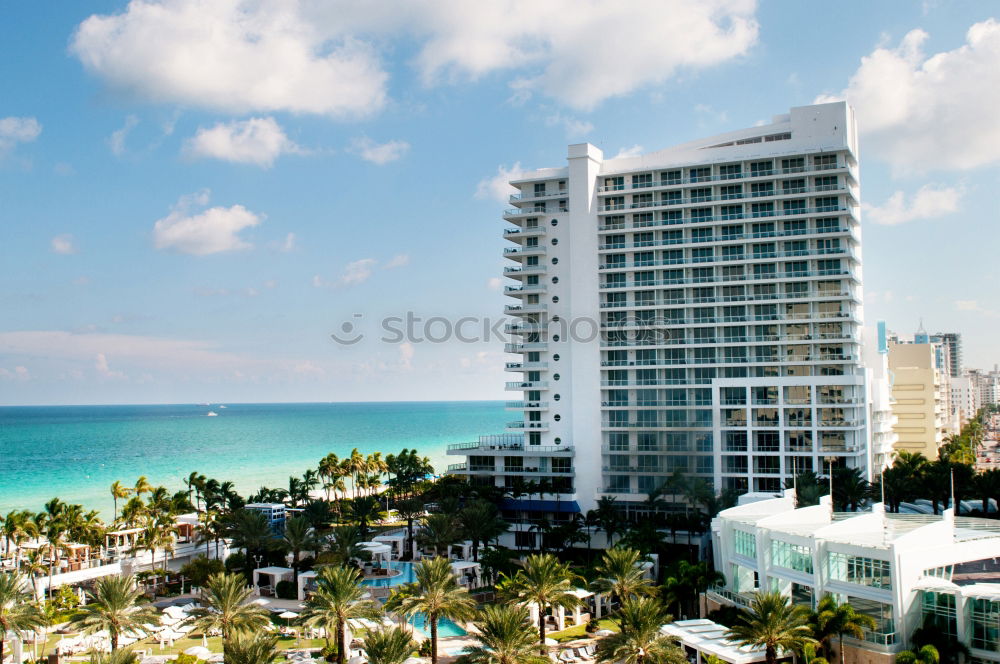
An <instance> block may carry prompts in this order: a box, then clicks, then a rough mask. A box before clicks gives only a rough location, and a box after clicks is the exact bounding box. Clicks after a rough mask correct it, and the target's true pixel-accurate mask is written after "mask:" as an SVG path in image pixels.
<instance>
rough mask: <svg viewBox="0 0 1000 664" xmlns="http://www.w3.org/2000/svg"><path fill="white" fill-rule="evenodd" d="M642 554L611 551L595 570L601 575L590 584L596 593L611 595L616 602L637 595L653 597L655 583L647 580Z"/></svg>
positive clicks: (632, 551) (628, 550)
mask: <svg viewBox="0 0 1000 664" xmlns="http://www.w3.org/2000/svg"><path fill="white" fill-rule="evenodd" d="M642 560H643V559H642V554H641V553H639V552H638V551H636V550H635V549H617V548H616V549H609V550H608V551H605V552H604V555H603V556H602V557H601V563H600V564H599V565H597V567H595V568H594V571H595V572H597V574H598V575H599V576H598V578H596V579H594V581H592V582H591V584H590V589H591V590H593V591H594V592H596V593H606V594H610V595H611V599H612V600H613V601H615V602H621V601H622V600H624V599H625V598H626V597H632V596H636V595H652V594H653V593H654V592H655V588H654V587H653V582H652V581H650V580H649V579H647V578H646V575H645V571H644V570H643V568H642Z"/></svg>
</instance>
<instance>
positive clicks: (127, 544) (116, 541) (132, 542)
mask: <svg viewBox="0 0 1000 664" xmlns="http://www.w3.org/2000/svg"><path fill="white" fill-rule="evenodd" d="M141 532H142V528H123V529H122V530H112V531H111V532H110V533H107V534H105V535H104V548H105V549H106V550H107V551H109V552H111V551H113V552H114V553H116V554H117V553H119V552H120V549H125V550H126V551H133V550H134V549H135V548H136V540H137V539H138V537H139V534H140V533H141Z"/></svg>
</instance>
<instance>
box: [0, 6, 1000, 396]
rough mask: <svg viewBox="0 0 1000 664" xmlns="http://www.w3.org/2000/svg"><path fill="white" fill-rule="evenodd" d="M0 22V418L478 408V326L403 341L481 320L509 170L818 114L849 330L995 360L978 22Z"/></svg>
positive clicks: (491, 376)
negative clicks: (834, 121)
mask: <svg viewBox="0 0 1000 664" xmlns="http://www.w3.org/2000/svg"><path fill="white" fill-rule="evenodd" d="M0 12H2V20H0V85H2V93H0V404H6V405H11V404H86V403H98V404H99V403H175V402H182V403H191V402H198V403H200V402H209V403H218V402H226V401H230V402H236V401H250V402H254V401H256V402H267V401H371V400H384V401H390V400H435V399H440V400H449V399H502V398H504V396H505V394H504V391H503V383H504V380H505V378H506V377H505V374H504V371H503V362H504V360H505V359H509V356H507V357H506V358H505V355H504V353H503V352H502V351H503V348H502V343H503V339H502V338H499V339H498V338H497V337H496V335H493V334H490V335H488V337H489V338H488V339H483V340H481V341H478V342H463V341H458V340H455V339H452V340H450V341H446V342H440V343H435V342H432V341H430V340H428V339H427V338H426V337H427V336H430V337H433V338H434V339H438V338H439V337H441V336H444V332H445V329H444V325H445V324H444V323H443V322H442V320H455V319H456V318H458V317H462V316H470V317H488V318H489V319H490V321H489V322H490V324H492V323H495V322H496V321H497V320H499V319H500V318H501V315H502V309H503V305H504V304H505V299H506V298H505V297H504V296H503V294H502V286H503V283H502V280H501V279H500V278H499V276H500V274H501V271H502V268H503V264H504V260H503V259H502V257H501V254H502V249H503V246H504V244H505V243H504V241H503V239H502V237H501V232H502V229H503V227H504V225H505V224H504V222H503V221H502V219H501V213H502V210H503V209H504V207H508V205H505V198H506V196H507V194H508V193H510V191H511V190H510V189H509V188H508V187H507V186H506V185H505V184H504V182H505V180H506V179H507V178H508V177H510V176H511V175H512V174H513V175H516V174H517V173H518V172H519V171H520V170H523V169H534V168H541V167H548V166H561V165H564V164H565V157H566V146H567V144H570V143H581V142H591V143H593V144H595V145H597V146H599V147H600V148H602V149H603V150H604V152H605V154H606V155H608V156H613V155H615V154H618V153H619V152H622V151H653V150H657V149H662V148H665V147H668V146H671V145H674V144H677V143H682V142H685V141H688V140H692V139H695V138H700V137H705V136H710V135H714V134H718V133H722V132H725V131H730V130H733V129H739V128H743V127H748V126H752V125H754V124H756V123H762V122H766V121H769V120H770V118H771V117H772V116H773V115H776V114H780V113H786V112H787V111H788V108H789V107H792V106H799V105H805V104H810V103H814V102H817V101H826V100H831V99H844V98H846V99H847V100H848V101H849V102H850V103H852V104H853V105H854V106H855V108H856V110H857V112H858V121H859V125H860V128H861V164H862V165H861V173H862V183H861V186H862V200H863V210H862V218H863V229H864V230H863V234H864V239H863V242H864V246H863V261H864V282H865V301H864V305H865V319H866V323H869V324H871V323H873V322H874V321H875V320H885V321H887V324H888V326H889V328H890V329H893V330H897V331H900V332H903V333H907V332H909V333H912V332H913V331H914V330H916V328H917V327H918V325H919V324H920V322H921V320H922V321H923V324H924V326H925V327H926V329H927V330H928V331H930V332H935V331H957V332H961V333H962V334H963V339H964V344H965V364H966V366H971V367H987V368H989V367H992V366H993V364H994V363H995V362H998V361H1000V352H997V349H996V347H995V344H994V341H995V339H996V334H995V327H996V325H997V323H998V322H1000V292H998V289H997V283H998V277H1000V274H998V272H1000V269H998V267H997V261H996V252H997V250H998V248H1000V243H998V241H997V240H998V233H997V230H996V228H997V221H998V203H997V198H996V196H995V192H996V191H997V188H998V184H1000V169H998V162H1000V113H997V112H996V109H997V108H998V107H1000V18H994V16H996V15H1000V5H998V4H996V3H991V2H983V3H963V2H954V3H950V2H932V1H927V2H924V3H923V4H921V3H917V2H913V3H872V2H862V1H856V2H854V1H847V2H840V3H818V2H799V1H797V0H773V1H769V2H766V3H760V4H756V3H754V2H752V1H750V0H708V1H702V0H673V1H669V2H668V1H665V0H648V1H646V0H635V1H633V2H629V3H617V2H595V1H592V0H546V1H545V2H537V1H534V0H503V1H497V2H467V1H465V0H398V1H395V2H381V3H359V2H342V1H340V0H323V1H320V0H252V1H248V0H211V1H207V0H206V1H200V2H199V1H195V0H159V1H154V0H133V1H132V2H128V3H126V2H122V1H103V2H101V1H94V2H87V3H41V2H31V1H29V0H20V1H13V2H7V3H4V5H3V8H2V9H0ZM407 312H410V314H409V315H411V316H413V317H416V318H419V319H420V322H419V323H417V324H415V325H414V330H415V332H416V333H417V337H416V338H413V339H411V340H410V341H408V342H405V343H392V342H390V341H385V340H384V338H385V337H387V336H392V335H385V334H384V333H383V332H382V329H381V326H382V322H381V321H382V320H383V319H384V318H385V317H387V316H391V317H401V318H405V317H406V316H407V315H408V314H407ZM435 318H436V319H437V320H434V321H432V322H431V323H429V324H428V323H427V321H428V320H429V319H435ZM345 325H348V326H350V327H348V328H345V327H344V326H345ZM345 329H346V330H347V332H345ZM423 332H427V333H429V334H428V335H426V336H425V335H424V334H423ZM333 333H337V334H339V335H341V336H350V337H351V338H354V337H356V336H359V335H360V336H361V339H360V340H359V341H358V342H357V343H353V344H338V343H336V342H334V341H333V339H332V337H331V334H333ZM348 333H349V334H348ZM466 336H479V337H483V336H486V335H482V334H479V335H472V334H471V333H470V334H467V335H466ZM501 336H502V335H501ZM511 375H513V374H508V375H507V376H511Z"/></svg>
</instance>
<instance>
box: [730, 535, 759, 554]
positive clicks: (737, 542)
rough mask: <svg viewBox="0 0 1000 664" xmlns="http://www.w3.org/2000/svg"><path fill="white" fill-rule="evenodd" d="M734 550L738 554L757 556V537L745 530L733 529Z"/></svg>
mask: <svg viewBox="0 0 1000 664" xmlns="http://www.w3.org/2000/svg"><path fill="white" fill-rule="evenodd" d="M733 542H734V551H735V552H736V555H738V556H746V557H747V558H756V557H757V538H756V537H755V536H754V534H753V533H748V532H747V531H745V530H740V529H738V528H737V529H734V530H733Z"/></svg>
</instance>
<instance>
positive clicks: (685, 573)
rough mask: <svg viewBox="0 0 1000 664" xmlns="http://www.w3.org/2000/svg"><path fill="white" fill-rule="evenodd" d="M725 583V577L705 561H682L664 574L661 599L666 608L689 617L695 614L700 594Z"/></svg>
mask: <svg viewBox="0 0 1000 664" xmlns="http://www.w3.org/2000/svg"><path fill="white" fill-rule="evenodd" d="M725 582H726V577H724V576H723V575H722V574H720V573H719V572H716V571H715V570H714V569H712V567H711V566H710V565H709V564H708V562H707V561H704V560H703V561H701V562H697V563H691V562H688V561H687V560H682V561H680V562H679V563H677V565H676V566H673V567H671V569H670V570H669V571H668V572H667V573H666V578H664V580H663V586H662V589H663V594H662V597H663V599H664V601H665V602H666V604H667V608H672V607H674V606H676V607H677V611H678V613H681V614H683V615H689V616H690V615H694V614H695V613H697V608H698V605H697V601H698V597H699V595H700V594H701V593H703V592H705V591H706V590H708V589H709V588H711V587H712V586H716V585H721V584H723V583H725Z"/></svg>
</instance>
